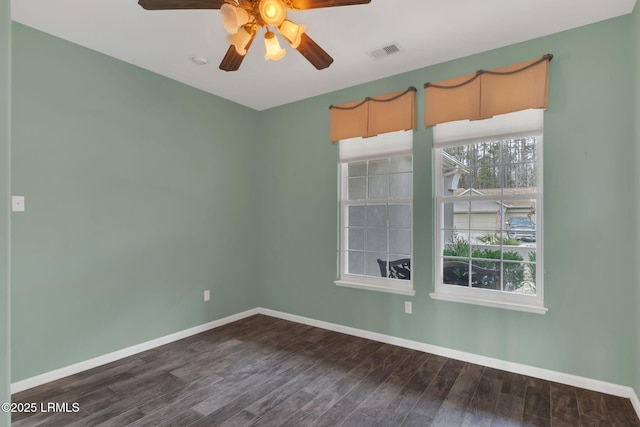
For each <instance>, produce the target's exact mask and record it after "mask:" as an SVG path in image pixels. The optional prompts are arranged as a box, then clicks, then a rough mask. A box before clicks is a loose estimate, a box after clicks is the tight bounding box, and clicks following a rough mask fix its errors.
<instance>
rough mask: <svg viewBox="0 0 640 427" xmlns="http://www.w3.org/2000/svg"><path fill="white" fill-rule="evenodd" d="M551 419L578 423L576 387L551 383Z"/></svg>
mask: <svg viewBox="0 0 640 427" xmlns="http://www.w3.org/2000/svg"><path fill="white" fill-rule="evenodd" d="M550 388H551V419H552V421H555V422H556V423H557V422H558V420H562V421H564V422H566V423H568V424H573V425H579V424H580V414H579V412H578V396H577V394H576V388H575V387H571V386H568V385H564V384H558V383H551V385H550Z"/></svg>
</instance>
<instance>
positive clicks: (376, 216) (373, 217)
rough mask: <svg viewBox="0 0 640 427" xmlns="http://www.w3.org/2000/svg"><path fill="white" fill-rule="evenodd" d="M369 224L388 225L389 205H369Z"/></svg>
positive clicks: (374, 225)
mask: <svg viewBox="0 0 640 427" xmlns="http://www.w3.org/2000/svg"><path fill="white" fill-rule="evenodd" d="M367 226H368V227H384V228H386V226H387V205H367Z"/></svg>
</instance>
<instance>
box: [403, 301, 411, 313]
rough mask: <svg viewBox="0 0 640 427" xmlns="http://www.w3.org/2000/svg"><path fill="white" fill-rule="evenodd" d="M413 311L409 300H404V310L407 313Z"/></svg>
mask: <svg viewBox="0 0 640 427" xmlns="http://www.w3.org/2000/svg"><path fill="white" fill-rule="evenodd" d="M412 311H413V307H412V304H411V301H405V302H404V312H405V313H407V314H411V313H412Z"/></svg>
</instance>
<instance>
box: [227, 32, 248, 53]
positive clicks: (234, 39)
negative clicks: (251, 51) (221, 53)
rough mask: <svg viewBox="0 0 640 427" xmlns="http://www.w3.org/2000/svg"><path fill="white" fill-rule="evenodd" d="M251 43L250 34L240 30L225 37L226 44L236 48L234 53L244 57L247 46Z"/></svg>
mask: <svg viewBox="0 0 640 427" xmlns="http://www.w3.org/2000/svg"><path fill="white" fill-rule="evenodd" d="M249 41H251V34H250V33H249V32H248V31H247V30H245V29H244V28H241V29H239V30H238V32H237V33H235V34H230V35H228V36H227V42H228V43H229V44H232V45H233V46H234V47H235V48H236V52H238V55H241V56H245V55H246V54H247V44H248V43H249Z"/></svg>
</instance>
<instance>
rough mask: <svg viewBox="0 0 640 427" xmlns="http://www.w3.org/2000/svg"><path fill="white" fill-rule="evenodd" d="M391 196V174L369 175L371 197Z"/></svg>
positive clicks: (382, 197) (383, 197)
mask: <svg viewBox="0 0 640 427" xmlns="http://www.w3.org/2000/svg"><path fill="white" fill-rule="evenodd" d="M388 197H389V175H376V176H370V177H369V198H370V199H386V198H388Z"/></svg>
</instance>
